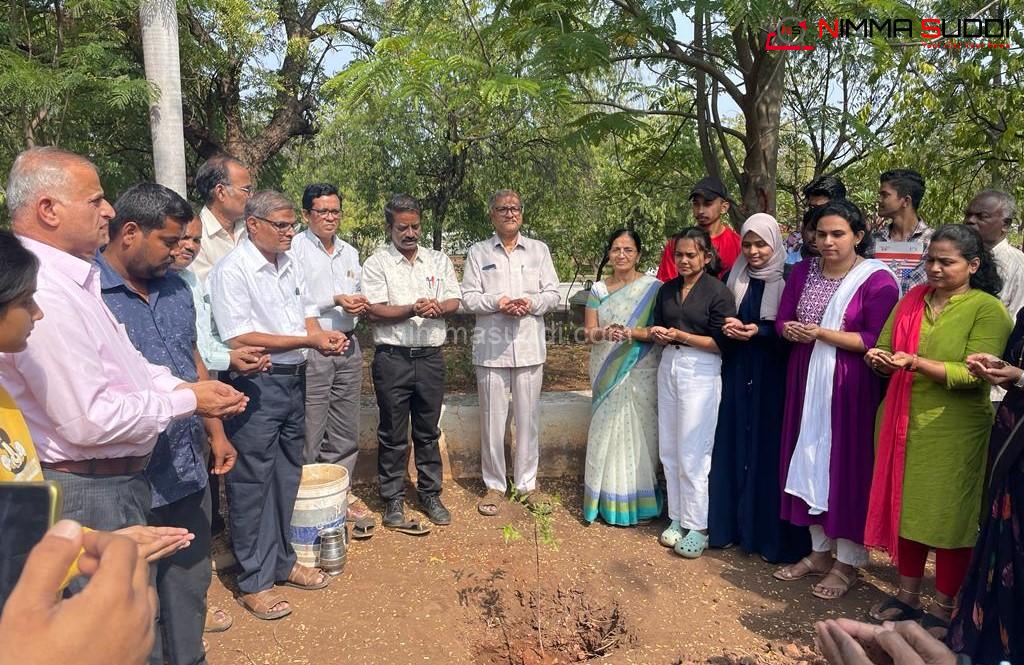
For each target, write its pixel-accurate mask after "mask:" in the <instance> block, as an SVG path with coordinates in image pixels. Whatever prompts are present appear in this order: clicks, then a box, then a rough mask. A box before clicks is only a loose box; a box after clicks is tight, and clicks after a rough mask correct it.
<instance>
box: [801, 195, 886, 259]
mask: <svg viewBox="0 0 1024 665" xmlns="http://www.w3.org/2000/svg"><path fill="white" fill-rule="evenodd" d="M832 216H835V217H842V218H843V219H845V220H846V223H847V224H849V225H850V231H852V232H853V235H857V234H858V233H860V232H861V231H863V232H864V237H863V238H862V239H861V241H860V243H858V245H857V246H856V247H854V251H855V252H856V253H857V254H858V256H866V255H867V254H869V253H870V252H871V247H872V245H873V244H874V243H873V241H872V238H871V233H870V231H868V224H867V221H866V220H865V219H864V213H862V212H861V211H860V208H858V207H857V204H855V203H854V202H853V201H847V200H845V199H843V200H840V201H829V202H828V203H826V204H825V205H823V206H821V207H820V208H815V209H814V210H812V211H811V220H810V223H811V226H812V228H814V229H815V230H817V229H818V222H820V221H821V219H822V218H823V217H832Z"/></svg>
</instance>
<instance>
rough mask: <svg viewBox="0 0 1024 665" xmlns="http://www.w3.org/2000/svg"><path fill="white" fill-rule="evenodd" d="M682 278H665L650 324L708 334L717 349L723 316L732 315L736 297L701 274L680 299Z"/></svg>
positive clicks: (722, 342) (710, 278)
mask: <svg viewBox="0 0 1024 665" xmlns="http://www.w3.org/2000/svg"><path fill="white" fill-rule="evenodd" d="M682 288H683V278H682V277H676V278H675V279H670V280H669V281H667V282H665V283H664V284H663V285H662V286H661V289H659V290H658V296H657V300H655V302H654V325H656V326H662V327H665V328H675V329H676V330H681V331H683V332H687V333H692V334H694V335H702V336H706V337H710V338H712V339H714V340H715V343H716V344H718V348H719V349H721V348H722V346H723V344H724V341H725V335H724V334H723V333H722V326H723V325H724V324H725V319H726V318H728V317H730V316H736V299H735V298H734V297H733V295H732V291H730V290H729V287H727V286H726V285H725V284H723V283H722V282H721V281H720V280H718V279H715V278H714V276H712V275H707V274H705V275H702V276H701V278H700V279H699V280H697V283H696V284H694V286H693V289H691V290H690V293H689V294H688V295H687V296H686V300H682V299H681V296H680V291H681V290H682Z"/></svg>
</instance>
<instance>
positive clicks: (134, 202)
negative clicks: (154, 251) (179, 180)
mask: <svg viewBox="0 0 1024 665" xmlns="http://www.w3.org/2000/svg"><path fill="white" fill-rule="evenodd" d="M114 212H115V213H116V214H115V215H114V219H112V220H110V227H109V230H110V237H111V238H116V237H117V236H118V235H120V234H121V231H122V230H123V229H124V225H125V224H127V223H128V222H135V223H136V224H138V226H139V228H140V229H142V233H143V234H148V233H149V232H150V231H158V230H160V229H162V228H164V226H165V225H166V223H167V218H168V217H170V218H171V219H173V220H175V221H176V222H178V223H180V224H181V225H182V226H188V224H189V222H191V221H192V218H193V217H194V215H193V213H192V206H191V205H189V202H188V201H186V200H185V199H184V198H182V197H181V195H180V194H178V193H177V192H176V191H174V190H173V189H170V188H168V187H164V186H163V185H159V184H157V183H155V182H140V183H139V184H137V185H132V186H131V187H129V188H128V189H126V190H124V192H122V193H121V196H119V197H117V201H114Z"/></svg>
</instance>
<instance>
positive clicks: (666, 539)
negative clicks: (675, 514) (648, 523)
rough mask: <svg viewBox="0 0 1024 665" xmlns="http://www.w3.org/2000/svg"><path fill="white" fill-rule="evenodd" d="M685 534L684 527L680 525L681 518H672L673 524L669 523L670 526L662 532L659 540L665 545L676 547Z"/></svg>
mask: <svg viewBox="0 0 1024 665" xmlns="http://www.w3.org/2000/svg"><path fill="white" fill-rule="evenodd" d="M685 535H686V534H685V533H684V532H683V528H682V527H681V526H679V520H672V524H669V525H668V528H667V529H665V530H664V531H662V532H661V536H660V537H659V538H658V542H659V543H661V544H662V545H664V546H665V547H675V546H676V543H678V542H679V541H680V540H682V538H683V536H685Z"/></svg>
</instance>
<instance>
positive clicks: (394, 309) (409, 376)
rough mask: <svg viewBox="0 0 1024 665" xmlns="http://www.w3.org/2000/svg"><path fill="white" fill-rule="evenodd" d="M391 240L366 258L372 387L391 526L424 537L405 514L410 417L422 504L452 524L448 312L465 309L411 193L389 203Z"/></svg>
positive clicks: (434, 519)
mask: <svg viewBox="0 0 1024 665" xmlns="http://www.w3.org/2000/svg"><path fill="white" fill-rule="evenodd" d="M384 219H385V221H386V222H387V229H388V234H389V239H390V242H389V243H388V245H387V247H385V248H383V249H381V250H378V251H377V252H376V253H375V254H374V255H373V256H371V257H370V258H368V259H367V260H366V263H364V264H363V275H362V287H363V295H365V296H366V298H367V300H368V301H369V303H370V309H369V311H368V315H369V317H370V320H371V321H373V323H374V327H373V341H374V344H375V346H376V350H375V352H374V356H373V387H374V390H375V391H376V393H377V407H378V411H379V413H380V424H379V425H378V427H377V446H378V449H377V472H378V476H379V480H380V498H381V499H383V500H384V502H385V508H384V517H383V519H382V520H381V522H382V523H383V525H384V527H385V528H387V529H393V530H395V531H399V532H401V533H406V534H409V535H414V536H418V535H424V534H426V533H428V532H429V531H430V529H429V528H428V527H426V526H425V525H422V524H421V523H419V522H416V521H407V520H406V519H405V508H404V502H403V500H402V497H404V496H405V469H406V460H407V459H408V451H409V422H410V419H411V421H412V442H413V447H414V450H415V458H416V490H417V494H418V495H419V502H420V507H421V508H422V509H423V512H424V513H425V514H426V516H427V519H429V520H430V521H431V522H433V523H434V524H441V525H443V524H450V523H451V521H452V517H451V513H450V512H449V511H448V509H447V508H445V506H444V504H443V503H441V477H442V470H441V450H440V446H439V442H438V441H439V439H440V437H441V430H440V429H439V428H438V422H439V421H440V418H441V403H442V401H443V400H444V355H443V354H442V353H441V347H442V346H443V345H444V342H445V335H446V333H447V326H446V324H445V322H444V318H445V317H446V316H449V315H451V314H452V313H453V312H455V310H457V309H458V308H459V296H460V292H459V280H458V278H457V277H456V276H455V267H454V266H453V265H452V262H451V260H450V259H449V258H448V257H447V256H445V255H444V253H442V252H439V251H437V250H434V249H429V248H427V247H421V246H420V245H419V239H420V232H421V229H420V204H419V202H418V201H416V199H414V198H412V197H411V196H407V195H405V194H399V195H397V196H394V197H392V198H391V200H390V201H388V203H387V205H386V206H384Z"/></svg>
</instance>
